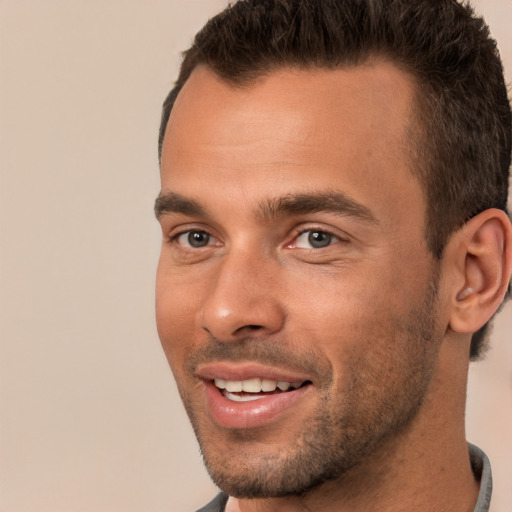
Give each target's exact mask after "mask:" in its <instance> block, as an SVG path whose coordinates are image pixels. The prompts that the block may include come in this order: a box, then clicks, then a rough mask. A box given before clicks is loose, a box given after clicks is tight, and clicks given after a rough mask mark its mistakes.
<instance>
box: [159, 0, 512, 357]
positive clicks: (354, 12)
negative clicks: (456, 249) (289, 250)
mask: <svg viewBox="0 0 512 512" xmlns="http://www.w3.org/2000/svg"><path fill="white" fill-rule="evenodd" d="M370 57H383V58H386V59H388V60H391V61H392V62H394V63H395V64H396V65H397V66H399V67H400V68H402V69H404V70H406V71H407V72H409V73H410V74H411V75H412V76H413V77H414V78H415V79H416V82H417V84H418V94H417V97H418V105H417V112H416V116H415V120H416V122H417V124H418V126H417V127H416V131H417V136H416V137H415V139H416V140H415V141H414V140H413V142H415V143H414V146H415V148H414V151H415V155H416V157H415V167H416V168H415V172H417V174H418V176H419V177H420V180H421V182H422V183H423V188H424V192H425V195H426V199H427V205H428V206H427V212H426V216H427V226H426V230H425V231H426V240H427V243H428V247H429V249H430V251H431V252H432V254H433V255H434V256H435V257H436V258H438V259H440V258H441V256H442V254H443V250H444V247H445V244H446V241H447V240H448V238H449V236H450V235H451V234H452V233H453V232H454V231H456V230H457V229H459V228H460V227H461V226H462V225H463V224H464V223H466V222H467V221H468V220H469V219H471V218H472V217H473V216H475V215H477V214H478V213H480V212H482V211H484V210H486V209H488V208H498V209H501V210H504V211H507V210H506V208H507V195H508V179H509V167H510V157H511V135H512V128H511V126H512V121H511V111H510V104H509V101H508V98H507V89H506V86H505V82H504V77H503V68H502V64H501V60H500V57H499V54H498V51H497V48H496V43H495V41H494V40H493V39H492V38H491V37H490V34H489V29H488V27H487V25H486V24H485V22H484V21H483V19H482V18H480V17H477V16H475V14H474V12H473V10H472V8H471V7H470V6H469V4H467V3H461V2H458V1H456V0H414V1H411V0H321V1H320V0H239V1H238V2H236V3H234V4H232V5H230V6H229V7H228V8H226V9H225V10H224V11H223V12H221V13H220V14H219V15H217V16H215V17H214V18H212V19H211V20H210V21H209V22H208V23H207V24H206V25H205V26H204V28H203V29H202V30H201V31H200V32H199V33H198V34H197V35H196V37H195V39H194V42H193V44H192V46H191V47H190V49H188V50H187V51H186V52H184V59H183V62H182V65H181V69H180V74H179V77H178V80H177V82H176V84H175V86H174V87H173V89H172V90H171V92H170V93H169V95H168V96H167V98H166V100H165V102H164V105H163V113H162V122H161V126H160V134H159V156H160V157H161V151H162V144H163V139H164V136H165V129H166V126H167V122H168V120H169V116H170V113H171V110H172V107H173V105H174V101H175V100H176V97H177V96H178V94H179V92H180V90H181V88H182V87H183V85H184V83H185V82H186V81H187V80H188V78H189V76H190V74H191V73H192V71H193V70H194V69H195V68H196V67H197V66H198V65H200V64H204V65H206V66H208V67H209V68H210V69H211V70H212V71H213V72H214V73H216V74H217V75H218V76H219V77H220V78H221V79H223V80H224V81H226V82H227V83H232V84H236V85H244V84H249V83H251V82H252V81H254V80H255V79H256V78H258V77H261V76H262V75H265V74H267V73H270V72H272V70H275V69H278V68H282V67H290V66H292V67H298V68H303V69H307V68H315V67H320V68H333V69H334V68H339V67H347V66H354V65H358V64H360V63H363V62H365V61H366V60H368V59H369V58H370ZM508 292H509V294H510V286H509V290H508ZM487 330H488V324H486V325H485V326H484V327H482V329H480V330H479V331H478V332H476V333H475V334H474V335H473V338H472V342H471V353H470V356H471V358H472V359H475V358H477V357H478V356H479V354H480V353H481V352H482V350H483V347H484V345H485V343H484V335H485V333H486V331H487Z"/></svg>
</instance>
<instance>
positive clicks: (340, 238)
mask: <svg viewBox="0 0 512 512" xmlns="http://www.w3.org/2000/svg"><path fill="white" fill-rule="evenodd" d="M312 231H313V232H314V231H317V232H320V233H325V234H327V235H330V236H332V237H333V238H336V240H337V242H349V241H350V237H349V236H348V235H347V234H346V233H344V232H340V231H339V230H337V229H333V228H330V227H327V226H319V225H311V226H301V227H299V228H296V229H294V231H293V233H292V235H291V238H292V240H291V242H289V243H287V244H286V247H288V248H293V247H295V242H296V241H297V239H298V238H299V237H300V236H302V235H303V234H305V233H310V232H312ZM337 242H336V243H337ZM332 245H334V244H329V245H328V246H326V247H324V248H323V249H326V248H328V247H330V246H332ZM300 249H302V248H300ZM311 250H317V251H318V250H320V249H315V248H311Z"/></svg>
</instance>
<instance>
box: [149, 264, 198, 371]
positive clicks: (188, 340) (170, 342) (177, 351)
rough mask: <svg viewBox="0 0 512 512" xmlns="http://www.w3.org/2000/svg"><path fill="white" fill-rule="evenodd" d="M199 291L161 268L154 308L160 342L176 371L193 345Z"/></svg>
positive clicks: (158, 274)
mask: <svg viewBox="0 0 512 512" xmlns="http://www.w3.org/2000/svg"><path fill="white" fill-rule="evenodd" d="M197 297H198V294H197V293H195V291H194V289H193V288H192V287H187V286H182V285H179V284H177V283H176V281H175V280H174V279H172V276H169V275H168V274H166V273H165V272H164V271H162V270H161V269H160V268H159V270H158V273H157V279H156V294H155V310H156V325H157V330H158V335H159V337H160V342H161V344H162V347H163V349H164V352H165V355H166V357H167V360H168V361H169V364H170V365H171V368H172V370H173V372H175V370H177V369H179V367H180V366H181V364H182V361H183V360H184V358H185V355H186V353H187V351H189V350H190V348H191V345H192V344H193V330H194V319H195V315H196V311H197V309H198V305H197Z"/></svg>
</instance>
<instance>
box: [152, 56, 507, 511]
mask: <svg viewBox="0 0 512 512" xmlns="http://www.w3.org/2000/svg"><path fill="white" fill-rule="evenodd" d="M414 87H415V86H414V83H413V81H412V79H411V78H410V77H409V76H408V75H407V74H406V73H404V72H402V71H400V70H398V69H397V68H396V67H394V66H393V65H392V64H389V63H387V62H382V61H377V62H370V63H368V64H367V65H365V66H359V67H356V68H351V69H345V70H335V71H332V70H329V71H327V70H308V71H305V70H295V69H285V70H281V71H278V72H274V73H272V74H270V75H269V76H267V77H265V78H262V79H261V80H259V81H257V82H256V83H254V84H251V85H248V86H244V87H241V88H240V87H237V88H235V87H233V86H230V85H228V84H226V83H224V82H222V81H221V80H219V79H218V78H217V77H216V76H215V75H214V74H213V73H212V72H211V71H210V70H208V69H207V68H204V67H201V68H198V69H196V70H195V71H194V72H193V74H192V76H191V77H190V79H189V80H188V82H187V83H186V84H185V86H184V88H183V90H182V91H181V92H180V95H179V97H178V99H177V101H176V104H175V106H174V109H173V111H172V114H171V117H170V121H169V124H168V127H167V132H166V136H165V141H164V146H163V154H162V166H161V180H162V192H161V200H160V203H158V202H157V204H159V210H158V213H159V215H158V217H159V221H160V223H161V226H162V233H163V244H162V251H161V258H160V263H159V267H158V273H157V291H156V314H157V326H158V331H159V335H160V339H161V341H162V345H163V348H164V350H165V353H166V355H167V358H168V360H169V363H170V365H171V368H172V371H173V373H174V376H175V378H176V381H177V384H178V388H179V390H180V394H181V396H182V399H183V401H184V404H185V407H186V409H187V412H188V414H189V416H190V418H191V421H192V424H193V426H194V429H195V431H196V435H197V436H198V439H199V441H200V444H201V447H202V451H203V455H204V457H205V461H206V463H207V466H208V469H209V471H210V473H211V474H212V476H213V478H214V480H216V481H217V482H218V483H219V484H220V485H221V487H222V488H223V489H224V490H226V491H227V492H228V493H230V494H232V495H237V493H238V496H239V499H234V498H231V499H230V501H229V504H228V510H230V511H236V510H240V511H242V512H250V511H261V512H263V511H277V510H279V511H303V510H304V511H305V510H315V511H331V510H333V511H334V510H336V511H338V512H339V511H341V512H343V511H345V510H347V511H348V510H350V511H352V512H357V511H368V510H376V506H377V505H378V510H380V511H386V510H390V511H391V510H393V511H395V512H396V511H397V510H404V511H405V510H408V511H410V510H424V506H425V504H428V506H429V507H430V508H429V509H430V510H436V511H439V512H442V511H444V510H446V511H448V510H452V511H453V510H461V511H465V510H467V511H471V510H473V506H474V503H475V501H476V497H477V493H478V483H477V482H475V480H474V478H473V475H472V472H471V468H470V465H469V459H468V454H467V447H466V441H465V434H464V405H465V386H466V378H467V367H468V351H469V340H470V334H469V331H470V330H471V329H472V328H473V326H472V325H469V324H468V322H469V320H467V318H470V317H471V318H474V317H475V309H474V308H473V309H471V308H472V307H471V305H468V304H470V301H471V299H472V297H473V299H474V296H475V294H477V293H478V291H479V290H480V289H481V288H482V287H484V286H485V285H486V283H487V282H488V281H493V280H494V281H496V279H494V278H493V277H492V276H490V274H489V275H487V274H486V275H484V273H483V272H480V271H479V269H480V266H479V264H478V262H479V260H478V258H476V257H475V258H473V259H472V260H471V266H472V273H471V276H469V277H468V274H467V272H466V265H467V264H466V262H467V261H468V258H466V255H467V250H468V249H467V248H468V246H469V240H474V239H475V237H474V233H475V232H477V231H478V230H479V229H480V230H482V229H483V228H482V226H486V229H487V231H486V233H490V234H489V237H491V238H492V236H493V234H495V232H496V233H497V232H499V230H500V229H501V231H503V228H502V226H503V225H504V224H505V220H504V219H503V217H502V216H501V217H500V216H499V214H495V215H494V216H492V215H490V214H489V215H488V218H487V217H485V218H483V219H482V220H481V221H480V222H479V223H477V222H476V221H475V223H474V224H475V225H474V226H473V229H472V230H470V229H469V228H468V230H466V231H463V232H462V233H460V234H457V236H455V237H454V238H453V240H452V241H451V242H450V243H449V246H448V247H447V250H446V251H445V252H446V256H445V257H444V258H443V260H442V261H441V262H440V263H436V262H434V260H433V258H432V255H431V254H430V253H429V251H428V249H427V247H426V242H425V236H424V233H425V229H424V226H425V208H426V206H425V199H424V195H423V192H422V188H421V186H420V183H419V182H418V181H417V180H416V178H414V175H413V173H412V172H411V165H413V159H412V158H411V155H410V153H409V152H408V149H407V141H408V136H407V132H408V131H410V127H409V125H408V123H409V120H410V119H411V112H412V110H413V108H414V95H415V88H414ZM290 91H293V94H291V93H290ZM326 193H329V194H333V193H336V194H338V195H342V196H343V198H345V199H347V198H348V200H349V201H348V202H346V203H344V206H343V208H344V211H342V212H340V211H325V209H324V210H318V209H316V210H315V209H314V208H313V209H311V208H309V210H311V211H309V210H308V211H307V212H304V211H303V210H300V209H297V208H296V209H295V210H294V209H293V208H288V209H285V210H284V211H282V210H280V209H279V208H277V209H276V208H275V205H276V199H279V198H283V197H285V198H289V197H290V196H293V197H301V198H303V196H305V195H308V197H309V196H312V195H313V196H314V198H315V200H318V197H320V196H321V197H325V194H326ZM192 200H193V202H192ZM347 205H348V206H347ZM496 217H499V219H498V221H496ZM489 219H490V220H489ZM496 226H497V227H496ZM493 229H494V231H493ZM507 229H508V228H507ZM312 231H314V232H320V233H324V234H325V233H328V234H330V236H331V238H330V239H328V240H329V243H328V245H326V246H324V247H313V246H312V245H311V243H310V242H311V239H310V238H308V236H309V235H310V234H311V232H312ZM191 232H193V233H195V234H196V235H197V236H199V239H200V240H201V241H204V240H207V243H206V245H204V246H200V247H194V246H191V245H190V238H189V234H190V233H191ZM322 236H323V237H324V239H325V235H322ZM204 237H207V238H206V239H205V238H204ZM495 238H496V236H494V238H493V240H494V239H495ZM502 238H503V239H504V240H505V241H507V244H508V245H510V232H509V231H507V234H506V236H504V237H502ZM475 243H476V242H475ZM502 248H503V247H502ZM510 259H511V258H510V255H509V256H508V259H507V261H508V263H507V265H508V266H506V268H505V269H504V270H503V272H504V273H505V274H506V273H507V272H508V273H509V272H510ZM468 279H471V280H470V282H468ZM468 287H469V289H470V290H471V293H470V294H469V295H470V297H466V296H464V300H459V299H457V293H460V292H461V291H462V290H464V289H468ZM500 293H501V296H502V293H503V286H501V288H500V291H498V292H496V294H495V295H496V296H498V295H499V294H500ZM471 296H472V297H471ZM496 300H498V299H496ZM474 303H475V301H474V300H473V304H474ZM460 304H463V305H464V308H461V306H460ZM492 307H494V306H492ZM492 307H491V306H489V308H488V309H489V311H491V309H492ZM460 311H462V313H460ZM485 314H487V313H485ZM485 314H484V313H481V314H480V316H478V320H477V321H481V323H483V322H485V319H484V316H485ZM489 314H492V312H491V313H489ZM464 315H466V316H464ZM466 317H467V318H466ZM452 323H456V325H457V327H458V329H457V331H455V330H454V329H452V328H451V324H452ZM465 331H467V332H465ZM220 346H222V350H221V349H219V348H218V347H220ZM212 347H213V348H212ZM219 361H221V362H222V361H224V362H226V363H227V364H228V365H235V366H236V365H240V364H245V363H246V362H254V361H256V362H260V363H261V364H262V365H265V366H267V367H268V366H272V365H273V364H274V365H275V366H276V367H277V368H279V371H288V370H290V368H291V370H290V371H295V372H299V373H301V375H305V376H307V377H308V378H309V379H310V380H311V385H309V386H308V387H307V389H306V392H305V393H303V395H301V396H300V397H299V398H298V399H297V401H296V402H294V404H293V405H292V406H291V407H289V408H288V409H286V410H285V411H284V412H283V413H282V414H280V415H277V416H276V417H275V418H273V419H271V420H270V421H267V422H264V423H263V424H261V425H258V426H251V427H250V428H244V427H243V426H239V427H237V428H226V427H225V426H223V425H222V424H219V422H218V421H216V420H215V417H214V415H213V416H212V414H211V411H210V410H209V409H208V405H207V400H206V391H205V385H204V380H205V379H204V375H203V374H201V371H202V368H203V366H204V365H205V364H206V365H208V364H210V363H212V362H213V363H217V362H219ZM272 361H275V362H274V363H272ZM287 367H289V368H287ZM354 439H355V440H354ZM312 443H313V444H314V443H317V444H316V445H315V446H317V448H318V449H319V450H324V451H323V452H322V454H323V455H322V456H325V457H326V458H329V457H328V454H329V453H331V452H332V453H334V455H333V457H334V458H335V462H336V463H337V464H338V466H339V468H340V469H339V471H338V473H336V472H331V474H330V476H329V479H328V480H327V481H325V482H316V483H315V485H311V486H310V487H309V488H306V487H304V489H303V490H302V491H301V492H299V491H297V492H295V493H293V492H290V490H287V491H285V492H284V493H282V494H284V495H280V494H279V493H278V490H277V487H279V485H282V484H283V482H286V481H288V480H293V479H294V478H295V476H294V472H295V471H296V472H297V473H298V476H297V477H296V478H295V480H297V486H299V487H297V489H299V488H300V485H303V486H305V485H306V481H307V472H308V471H309V467H308V463H307V461H311V460H316V459H311V456H312V454H311V453H310V452H309V451H308V447H309V446H311V444H312ZM329 443H330V444H329ZM301 457H302V458H301ZM317 459H318V457H317ZM269 461H270V463H269ZM298 461H302V464H301V466H300V467H303V468H305V469H306V471H302V473H304V474H302V473H301V471H299V469H297V468H298V467H299V466H298V464H297V462H298ZM311 465H312V464H311ZM269 474H270V475H271V478H270V479H269V480H271V482H270V483H269V482H266V483H265V477H268V475H269ZM247 480H251V481H252V480H254V481H259V485H260V488H261V489H263V490H261V491H260V495H259V496H258V495H257V493H255V494H254V496H253V498H252V499H247V493H248V491H247V489H245V490H244V491H243V492H241V491H240V485H241V482H246V481H247ZM262 481H263V482H264V483H261V482H262ZM276 482H277V484H276ZM254 485H256V484H254ZM265 485H266V487H265ZM422 507H423V508H422Z"/></svg>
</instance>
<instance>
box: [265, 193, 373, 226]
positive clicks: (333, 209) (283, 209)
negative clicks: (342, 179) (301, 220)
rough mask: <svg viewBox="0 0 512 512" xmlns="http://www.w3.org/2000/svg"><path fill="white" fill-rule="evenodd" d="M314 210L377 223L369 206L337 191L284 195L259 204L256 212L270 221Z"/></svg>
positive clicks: (313, 211)
mask: <svg viewBox="0 0 512 512" xmlns="http://www.w3.org/2000/svg"><path fill="white" fill-rule="evenodd" d="M315 212H327V213H336V214H340V215H344V216H348V217H355V218H356V219H359V220H362V221H365V222H368V223H370V224H378V222H377V218H376V217H375V215H373V213H372V212H371V210H370V209H369V208H367V207H366V206H364V205H362V204H361V203H359V202H357V201H355V200H354V199H351V198H350V197H348V196H347V195H345V194H343V193H341V192H338V191H327V192H315V193H304V194H289V195H285V196H282V197H278V198H275V199H271V200H268V201H266V202H265V203H263V204H261V205H260V206H259V212H258V213H259V216H260V217H261V218H262V219H263V220H264V221H270V220H273V219H275V218H277V217H283V216H292V215H304V214H308V213H315Z"/></svg>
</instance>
